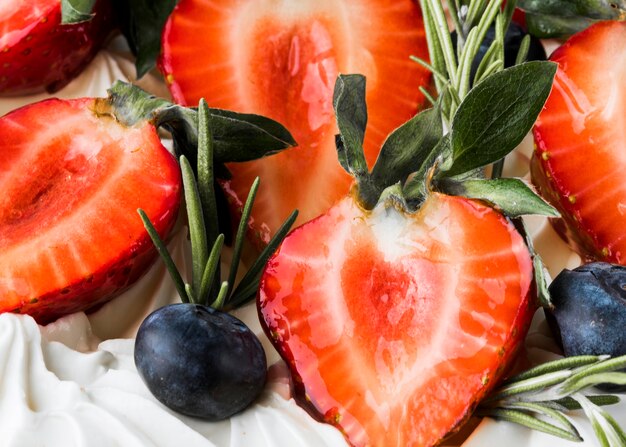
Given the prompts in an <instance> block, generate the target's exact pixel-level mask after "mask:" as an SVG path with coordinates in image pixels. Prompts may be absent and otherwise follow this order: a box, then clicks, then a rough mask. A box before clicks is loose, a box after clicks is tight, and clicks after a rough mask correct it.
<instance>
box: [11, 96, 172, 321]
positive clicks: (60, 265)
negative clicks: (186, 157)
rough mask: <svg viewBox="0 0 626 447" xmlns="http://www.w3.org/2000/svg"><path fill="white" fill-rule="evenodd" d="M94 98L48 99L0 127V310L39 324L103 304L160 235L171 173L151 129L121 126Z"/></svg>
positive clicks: (140, 267)
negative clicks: (152, 231)
mask: <svg viewBox="0 0 626 447" xmlns="http://www.w3.org/2000/svg"><path fill="white" fill-rule="evenodd" d="M95 108H96V100H93V99H79V100H72V101H61V100H48V101H44V102H40V103H37V104H34V105H31V106H27V107H24V108H22V109H18V110H16V111H14V112H12V113H10V114H8V115H6V116H4V117H3V118H1V119H0V136H1V138H0V141H1V143H0V188H2V191H3V194H2V197H1V198H0V297H1V299H0V311H12V312H19V313H29V314H31V315H33V316H34V317H35V318H36V319H37V320H38V321H39V322H48V321H51V320H54V319H55V318H58V317H59V316H61V315H65V314H67V313H70V312H75V311H78V310H87V309H90V308H92V307H94V306H95V305H97V304H99V303H102V302H104V301H106V300H108V299H110V298H111V297H112V296H114V295H115V294H117V293H119V292H121V291H122V290H124V289H125V288H127V287H128V286H129V285H130V284H132V282H133V281H135V280H136V279H137V278H138V277H139V276H140V275H141V274H142V273H143V272H144V271H145V269H146V267H147V266H148V265H149V264H150V263H151V262H152V261H153V260H154V258H155V256H156V252H155V251H154V249H153V248H152V243H151V241H150V239H149V237H148V235H147V233H146V232H145V230H144V227H143V224H142V222H141V219H140V218H139V216H138V215H137V212H136V210H137V208H143V209H144V210H145V211H146V213H147V214H148V216H149V217H150V219H151V220H152V222H154V224H155V226H156V228H157V230H158V231H159V233H160V234H161V235H162V236H163V237H165V236H166V235H167V233H168V232H169V230H170V229H171V228H172V227H173V224H174V222H175V220H176V215H177V208H178V204H179V196H180V192H179V190H180V174H179V170H178V164H177V163H176V160H175V159H174V158H173V157H172V156H171V155H170V154H169V152H168V151H167V150H166V149H165V148H164V147H163V146H162V145H161V142H160V140H159V139H158V136H157V134H156V131H155V128H154V127H153V126H152V125H151V124H149V123H147V122H144V123H143V124H138V125H136V126H134V127H125V126H123V125H121V124H119V123H118V122H117V121H115V120H114V119H113V118H112V117H110V116H108V115H100V114H97V113H95V112H94V110H95Z"/></svg>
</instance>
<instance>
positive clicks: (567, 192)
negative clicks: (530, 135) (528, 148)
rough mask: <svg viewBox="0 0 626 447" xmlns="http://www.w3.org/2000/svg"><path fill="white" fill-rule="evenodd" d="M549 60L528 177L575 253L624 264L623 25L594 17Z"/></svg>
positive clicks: (625, 52) (625, 109)
mask: <svg viewBox="0 0 626 447" xmlns="http://www.w3.org/2000/svg"><path fill="white" fill-rule="evenodd" d="M551 60H553V61H554V62H557V63H558V64H559V70H558V72H557V75H556V79H555V83H554V88H553V90H552V93H551V94H550V97H549V99H548V101H547V103H546V106H545V109H544V111H543V112H542V113H541V115H540V116H539V119H538V121H537V124H536V126H535V129H534V136H535V142H536V151H535V154H534V156H533V159H532V165H531V173H532V179H533V182H534V183H535V185H537V188H538V189H539V190H540V192H541V194H542V195H543V196H544V197H545V198H546V199H548V200H549V201H550V202H551V203H552V204H553V205H554V206H555V207H556V208H557V209H559V211H560V212H561V214H562V216H563V219H562V220H553V224H555V227H556V228H557V230H558V231H559V232H560V233H561V235H563V236H564V237H565V238H566V239H567V240H568V241H569V242H570V243H571V244H572V246H573V247H574V248H575V249H576V250H578V251H579V252H580V253H581V255H583V256H585V257H587V258H592V259H597V260H603V261H610V262H617V263H621V264H624V263H626V233H625V232H624V227H625V226H626V183H624V176H623V174H624V172H625V171H626V154H625V153H624V147H625V145H626V131H625V130H624V129H626V90H625V88H624V87H625V86H626V22H611V21H609V22H600V23H598V24H596V25H594V26H592V27H590V28H588V29H587V30H585V31H583V32H581V33H579V34H577V35H575V36H573V37H572V38H571V39H570V40H568V41H567V42H566V43H565V44H564V45H563V46H561V47H560V48H559V49H557V50H556V51H555V52H554V54H553V55H552V57H551Z"/></svg>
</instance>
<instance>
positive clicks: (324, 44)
mask: <svg viewBox="0 0 626 447" xmlns="http://www.w3.org/2000/svg"><path fill="white" fill-rule="evenodd" d="M426 53H427V49H426V43H425V38H424V28H423V24H422V18H421V14H420V11H419V7H418V6H417V2H414V1H412V0H347V1H336V0H321V1H320V0H291V1H283V2H275V1H268V0H265V1H258V0H246V1H233V0H220V1H207V0H182V1H180V3H179V4H178V5H177V7H176V8H175V10H174V12H173V13H172V15H171V16H170V18H169V20H168V22H167V24H166V26H165V29H164V32H163V38H162V55H161V59H160V62H159V65H160V69H161V71H162V72H163V74H164V76H165V78H166V80H167V82H168V84H169V86H170V90H171V92H172V95H173V96H174V98H175V99H176V101H178V102H180V103H182V104H196V103H197V101H198V99H199V98H200V97H204V98H206V100H207V102H208V103H209V105H211V106H213V107H218V108H228V109H233V110H238V111H241V112H254V113H260V114H263V115H266V116H269V117H271V118H273V119H275V120H277V121H279V122H281V123H283V124H284V125H285V126H286V127H287V128H288V129H289V130H290V131H291V132H292V133H293V135H294V137H295V140H296V141H297V142H298V144H299V147H297V148H295V149H292V150H290V151H287V152H284V153H282V154H280V155H278V156H276V157H272V158H270V159H262V160H258V161H254V162H250V163H243V164H241V165H237V166H229V168H230V169H231V170H232V171H233V173H234V174H235V175H234V178H233V180H232V181H230V182H228V183H227V184H226V185H225V189H226V192H227V195H228V196H229V197H230V199H231V200H232V202H233V203H234V206H235V208H237V207H240V206H241V204H242V202H243V200H244V199H245V197H246V195H247V191H248V189H249V186H250V184H251V183H252V181H253V179H254V178H255V177H256V176H260V177H261V179H262V186H261V189H260V190H259V195H258V198H257V202H256V203H257V206H256V207H255V209H254V210H253V211H252V216H253V220H254V222H253V224H252V225H253V227H254V229H255V230H256V231H257V232H258V236H259V238H260V239H261V240H263V241H265V242H267V241H268V238H269V236H270V235H271V234H273V233H274V232H275V231H276V229H277V228H278V227H279V225H280V224H281V222H283V221H284V219H285V218H286V217H287V216H288V214H289V213H290V212H291V211H292V210H293V209H294V208H297V209H298V210H299V211H300V214H299V222H305V221H308V220H310V219H311V218H313V217H315V216H317V215H319V214H320V213H322V212H324V211H325V210H326V209H327V208H328V207H329V206H331V205H332V204H333V203H335V202H336V201H337V200H338V199H339V198H341V197H342V196H343V195H345V194H346V193H347V191H348V188H349V185H350V182H351V181H350V178H349V176H348V175H346V173H345V172H343V171H342V170H341V169H340V168H339V167H338V166H337V165H336V163H335V143H334V142H335V139H334V137H335V134H336V132H337V129H336V126H335V124H334V121H333V113H332V92H333V83H334V81H335V78H336V76H337V74H338V73H346V72H360V73H363V74H365V75H366V76H367V77H368V79H369V87H368V91H367V98H368V102H369V104H371V105H372V108H371V110H372V112H371V114H370V117H369V118H370V120H369V126H368V136H367V138H366V140H365V154H366V157H367V161H368V163H369V164H370V165H371V164H373V162H374V160H375V159H376V156H377V154H378V149H379V148H380V145H381V143H382V141H383V139H384V137H385V136H386V135H387V133H388V132H390V131H391V130H392V129H394V128H395V127H397V126H399V125H400V124H401V123H402V122H404V121H406V120H407V119H409V118H410V117H411V116H413V115H414V114H415V113H416V112H417V111H418V110H419V108H420V107H421V106H422V104H423V102H424V97H423V95H422V94H421V93H420V92H419V90H418V88H419V86H423V85H425V84H426V83H427V82H428V80H429V74H428V73H427V71H426V70H424V69H423V68H421V66H419V65H418V64H416V63H414V62H412V61H410V60H409V56H410V55H416V56H419V57H421V58H426V57H427V54H426ZM322 173H323V174H322Z"/></svg>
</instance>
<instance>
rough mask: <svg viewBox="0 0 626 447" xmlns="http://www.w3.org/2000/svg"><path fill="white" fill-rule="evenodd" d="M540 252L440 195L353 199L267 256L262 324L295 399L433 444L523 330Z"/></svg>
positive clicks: (355, 440)
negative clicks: (416, 199) (408, 204)
mask: <svg viewBox="0 0 626 447" xmlns="http://www.w3.org/2000/svg"><path fill="white" fill-rule="evenodd" d="M531 281H532V263H531V260H530V256H529V253H528V249H527V247H526V245H525V243H524V240H523V238H522V237H521V236H520V235H519V233H518V232H517V231H516V230H515V228H514V226H513V225H512V224H511V222H509V221H507V220H506V219H505V218H504V217H503V216H502V215H500V214H499V213H498V212H496V211H494V210H493V209H491V208H489V207H487V206H485V205H482V204H480V203H478V202H475V201H472V200H469V199H465V198H459V197H452V196H447V195H442V194H436V193H435V194H432V195H431V196H430V197H429V199H428V200H427V201H426V202H425V203H424V204H423V206H422V207H421V209H420V211H419V212H417V213H416V214H408V213H405V212H402V211H401V210H398V209H396V208H395V207H394V205H393V204H390V203H387V204H379V206H378V207H377V208H375V209H374V210H373V211H366V210H364V209H362V208H360V207H359V206H358V205H357V204H356V203H355V201H354V199H353V198H352V197H349V198H346V199H344V200H342V201H341V202H339V203H338V204H337V205H335V206H334V207H333V208H331V209H330V211H329V212H328V213H326V214H324V215H323V216H321V217H319V218H317V219H315V220H313V221H311V222H309V223H307V224H305V225H303V226H302V227H300V228H298V229H296V230H294V231H293V232H292V233H291V235H290V236H288V237H287V239H286V240H285V241H284V243H283V245H282V247H281V248H280V251H279V252H278V254H277V255H276V256H275V257H274V258H273V259H272V260H271V261H270V262H269V264H268V266H267V268H266V270H265V274H264V276H263V280H262V283H261V292H260V304H259V305H260V309H261V310H260V312H261V315H262V317H263V318H262V321H264V322H265V324H266V326H267V330H268V333H269V334H271V335H272V338H273V342H274V343H275V345H276V346H277V347H278V349H279V351H280V352H281V353H282V354H283V357H284V358H285V360H286V361H287V362H288V364H289V365H290V367H291V369H292V372H293V373H294V380H295V386H296V390H297V393H298V396H299V398H300V399H301V401H302V402H303V403H305V404H306V405H309V406H312V408H313V411H314V412H315V413H316V414H317V415H319V416H320V417H321V418H322V419H323V420H324V421H326V422H329V423H332V424H334V425H335V426H337V427H338V428H340V429H341V430H342V431H343V432H344V434H345V435H346V437H347V439H348V440H349V442H350V443H351V444H352V445H356V446H366V445H367V446H383V445H384V446H429V445H433V444H435V443H436V442H437V441H439V440H440V439H442V438H443V437H444V435H446V434H447V433H448V432H449V431H450V430H451V429H452V428H453V427H455V426H457V425H458V424H459V423H460V422H462V421H463V420H464V418H465V417H467V415H468V414H470V413H471V411H472V409H473V408H474V406H475V405H476V404H477V403H478V401H479V400H480V399H481V398H482V397H484V395H485V393H486V392H487V391H488V390H490V389H491V388H492V386H493V385H494V384H495V383H496V382H497V380H498V378H499V377H500V376H501V374H502V372H503V365H506V364H507V363H508V362H509V360H510V359H511V358H512V356H513V355H514V353H515V352H516V348H517V347H518V345H519V343H520V342H521V341H522V340H523V337H524V335H525V333H526V328H527V324H528V322H529V319H530V317H531V315H532V314H533V312H534V306H533V305H532V304H531V301H530V300H529V299H528V296H529V291H530V286H531Z"/></svg>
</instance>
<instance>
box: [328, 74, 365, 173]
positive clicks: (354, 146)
mask: <svg viewBox="0 0 626 447" xmlns="http://www.w3.org/2000/svg"><path fill="white" fill-rule="evenodd" d="M333 107H334V109H335V114H336V116H337V126H338V127H339V132H340V137H339V138H340V139H341V144H340V145H339V146H338V148H337V149H338V151H337V152H338V155H339V162H340V163H341V165H342V166H343V167H344V168H345V169H346V170H347V171H348V173H349V174H351V175H352V176H353V177H355V178H356V179H357V180H359V179H361V178H363V177H367V175H368V169H367V163H366V162H365V155H364V154H363V139H364V138H365V126H366V125H367V107H366V104H365V77H364V76H362V75H357V74H353V75H339V77H338V78H337V81H336V82H335V91H334V94H333Z"/></svg>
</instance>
